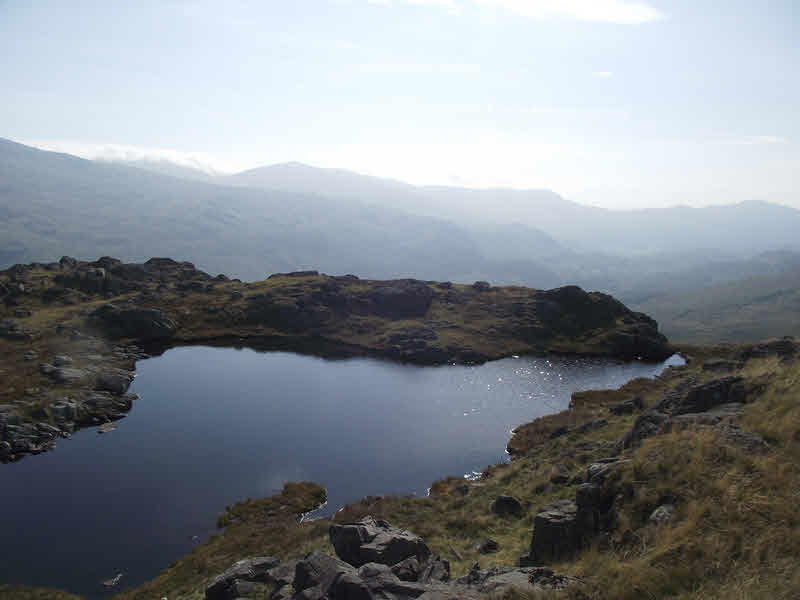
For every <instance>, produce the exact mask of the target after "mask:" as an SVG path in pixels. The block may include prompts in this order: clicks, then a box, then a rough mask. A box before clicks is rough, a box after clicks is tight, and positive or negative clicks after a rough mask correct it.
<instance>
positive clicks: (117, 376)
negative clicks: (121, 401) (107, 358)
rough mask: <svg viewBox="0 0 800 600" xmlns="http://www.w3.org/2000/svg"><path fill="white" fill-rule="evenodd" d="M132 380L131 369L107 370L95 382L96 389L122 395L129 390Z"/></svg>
mask: <svg viewBox="0 0 800 600" xmlns="http://www.w3.org/2000/svg"><path fill="white" fill-rule="evenodd" d="M132 381H133V373H131V372H129V371H122V370H114V371H106V372H104V373H101V374H100V375H98V376H97V378H96V379H95V382H94V389H95V390H98V391H105V392H111V393H112V394H116V395H117V396H121V395H122V394H124V393H125V392H127V391H128V388H129V387H130V385H131V382H132Z"/></svg>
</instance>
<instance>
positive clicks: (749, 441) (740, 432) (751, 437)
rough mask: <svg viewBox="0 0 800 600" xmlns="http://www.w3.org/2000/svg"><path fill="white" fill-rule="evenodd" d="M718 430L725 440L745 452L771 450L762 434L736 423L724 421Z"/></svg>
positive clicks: (760, 452) (758, 452) (759, 452)
mask: <svg viewBox="0 0 800 600" xmlns="http://www.w3.org/2000/svg"><path fill="white" fill-rule="evenodd" d="M719 432H720V436H721V437H722V439H723V440H724V441H725V442H727V443H728V444H730V445H731V446H736V447H737V448H741V449H742V450H745V451H746V452H749V453H757V454H762V453H765V452H770V451H771V450H772V448H771V447H770V445H769V444H768V443H767V441H766V440H765V439H764V438H763V437H762V436H760V435H759V434H757V433H755V432H753V431H747V430H745V429H742V428H741V427H739V426H737V425H733V424H731V423H725V424H723V425H722V426H721V427H719Z"/></svg>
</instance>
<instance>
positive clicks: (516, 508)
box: [489, 496, 523, 517]
mask: <svg viewBox="0 0 800 600" xmlns="http://www.w3.org/2000/svg"><path fill="white" fill-rule="evenodd" d="M489 510H491V511H492V512H493V513H494V514H496V515H498V516H501V517H505V516H513V517H521V516H522V512H523V510H522V503H521V502H520V501H519V500H517V499H516V498H514V496H498V497H497V498H495V499H494V500H493V501H492V503H491V505H490V506H489Z"/></svg>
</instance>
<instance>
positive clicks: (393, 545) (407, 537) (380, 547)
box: [328, 518, 431, 567]
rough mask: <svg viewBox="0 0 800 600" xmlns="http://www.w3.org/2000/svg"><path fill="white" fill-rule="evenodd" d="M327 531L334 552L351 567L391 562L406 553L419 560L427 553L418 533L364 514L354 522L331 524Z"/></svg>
mask: <svg viewBox="0 0 800 600" xmlns="http://www.w3.org/2000/svg"><path fill="white" fill-rule="evenodd" d="M328 533H329V535H330V539H331V543H332V544H333V547H334V549H335V550H336V555H337V556H338V557H339V558H341V559H342V560H344V561H345V562H347V563H349V564H351V565H353V566H355V567H360V566H361V565H364V564H366V563H369V562H374V563H380V564H384V565H389V566H391V565H395V564H397V563H399V562H401V561H403V560H405V559H407V558H410V557H415V558H416V559H417V560H418V561H420V563H422V562H425V561H426V560H427V559H428V558H429V557H430V556H431V551H430V549H429V548H428V546H426V545H425V542H423V541H422V539H421V538H420V537H418V536H416V535H414V534H413V533H411V532H410V531H406V530H403V529H399V528H397V527H392V526H391V525H390V524H389V523H387V522H386V521H376V520H374V519H372V518H367V519H364V520H362V521H359V522H357V523H345V524H342V525H339V524H334V525H331V526H330V528H329V530H328Z"/></svg>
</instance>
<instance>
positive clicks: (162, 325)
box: [89, 304, 177, 340]
mask: <svg viewBox="0 0 800 600" xmlns="http://www.w3.org/2000/svg"><path fill="white" fill-rule="evenodd" d="M89 317H90V320H91V321H92V322H93V323H95V324H96V325H98V326H99V327H100V328H102V329H103V330H104V331H105V332H106V334H107V335H109V336H110V337H116V338H136V339H140V340H154V339H160V338H168V337H171V336H172V335H174V334H175V331H176V330H177V325H176V324H175V322H174V321H172V319H170V318H169V317H168V316H167V315H166V314H165V313H163V312H162V311H160V310H157V309H154V308H118V307H116V306H114V305H113V304H106V305H104V306H101V307H100V308H98V309H97V310H95V311H94V312H92V313H91V314H90V315H89Z"/></svg>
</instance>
